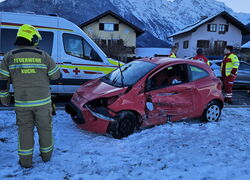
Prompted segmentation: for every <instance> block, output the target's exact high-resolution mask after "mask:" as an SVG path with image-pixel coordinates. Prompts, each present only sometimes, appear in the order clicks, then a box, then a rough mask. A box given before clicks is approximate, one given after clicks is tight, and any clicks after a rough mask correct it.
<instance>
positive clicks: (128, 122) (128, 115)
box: [108, 111, 137, 139]
mask: <svg viewBox="0 0 250 180" xmlns="http://www.w3.org/2000/svg"><path fill="white" fill-rule="evenodd" d="M136 125H137V118H136V116H135V114H134V113H132V112H130V111H122V112H120V113H118V114H117V116H116V118H115V121H112V122H111V123H110V124H109V128H108V131H109V134H111V135H112V136H113V137H114V138H116V139H121V138H123V137H127V136H128V135H130V134H132V133H133V132H134V130H135V128H136Z"/></svg>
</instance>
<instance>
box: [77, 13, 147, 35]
mask: <svg viewBox="0 0 250 180" xmlns="http://www.w3.org/2000/svg"><path fill="white" fill-rule="evenodd" d="M108 15H111V16H113V17H115V18H116V19H118V20H119V21H121V22H123V23H124V24H126V25H128V26H130V27H131V28H133V29H134V30H135V32H136V37H138V36H140V35H141V34H143V33H144V31H143V30H142V29H140V28H139V27H137V26H135V25H133V24H132V23H130V22H129V21H127V20H126V19H124V18H123V17H121V16H119V15H117V14H116V13H114V12H113V11H110V10H109V11H106V12H104V13H102V14H100V15H98V16H96V17H95V18H93V19H90V20H88V21H86V22H84V23H82V24H80V25H79V27H80V28H83V27H85V26H87V25H89V24H91V23H93V22H96V21H98V20H99V19H101V18H103V17H105V16H108Z"/></svg>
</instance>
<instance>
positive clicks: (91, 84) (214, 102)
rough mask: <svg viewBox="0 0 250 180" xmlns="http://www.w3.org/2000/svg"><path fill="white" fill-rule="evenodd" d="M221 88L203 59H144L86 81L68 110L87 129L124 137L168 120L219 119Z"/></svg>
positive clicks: (72, 99) (67, 107)
mask: <svg viewBox="0 0 250 180" xmlns="http://www.w3.org/2000/svg"><path fill="white" fill-rule="evenodd" d="M221 88H222V83H221V81H220V79H218V78H216V77H215V75H214V73H213V71H212V70H211V68H210V67H209V66H208V65H207V64H205V63H203V62H197V61H192V60H184V59H174V58H166V57H155V58H145V59H140V60H135V61H132V62H130V63H128V64H125V65H124V66H122V67H120V68H118V69H116V70H114V71H113V72H111V73H109V74H107V75H105V76H104V77H101V78H98V79H95V80H91V81H88V82H86V83H84V84H83V85H82V86H81V87H80V88H79V89H78V90H77V91H76V92H75V94H74V95H73V97H72V98H71V102H70V104H69V105H67V106H66V112H67V113H69V114H70V115H71V117H72V119H73V120H74V121H75V122H76V123H77V124H78V126H79V127H80V128H82V129H84V130H88V131H92V132H96V133H107V134H110V135H112V136H113V137H114V138H122V137H126V136H128V135H130V134H132V133H133V132H134V131H135V130H136V129H140V128H145V127H148V126H154V125H159V124H163V123H166V122H168V121H170V122H174V121H178V120H183V119H189V118H196V117H200V118H201V119H202V120H204V121H218V120H219V118H220V115H221V110H222V108H223V106H224V102H223V95H222V91H221Z"/></svg>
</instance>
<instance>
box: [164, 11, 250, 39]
mask: <svg viewBox="0 0 250 180" xmlns="http://www.w3.org/2000/svg"><path fill="white" fill-rule="evenodd" d="M218 16H222V17H223V18H225V19H226V20H227V21H229V22H230V23H231V24H233V25H234V26H236V27H238V28H239V29H240V30H241V31H242V34H243V35H246V34H250V29H248V28H247V26H245V25H244V24H243V23H241V22H240V21H238V20H237V19H236V18H235V17H233V16H231V15H230V14H229V13H227V12H226V11H222V12H220V13H219V14H216V15H214V16H211V17H207V18H205V19H202V20H201V21H199V22H196V23H194V24H191V25H189V26H187V27H185V28H184V29H182V30H181V31H178V32H176V33H174V34H172V35H171V36H169V37H174V36H177V35H181V34H184V33H188V32H190V31H195V30H196V29H198V28H199V27H200V26H202V25H203V24H205V23H208V22H212V21H213V20H214V19H215V18H216V17H218Z"/></svg>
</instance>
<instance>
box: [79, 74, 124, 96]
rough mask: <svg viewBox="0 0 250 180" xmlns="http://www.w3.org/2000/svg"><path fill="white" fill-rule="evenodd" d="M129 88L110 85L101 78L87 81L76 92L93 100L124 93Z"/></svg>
mask: <svg viewBox="0 0 250 180" xmlns="http://www.w3.org/2000/svg"><path fill="white" fill-rule="evenodd" d="M126 90H127V87H123V88H119V87H115V86H112V85H109V84H107V83H105V82H103V81H101V80H100V79H94V80H91V81H89V82H87V83H84V84H83V85H82V86H81V87H80V88H79V89H78V90H77V91H76V93H77V94H78V96H80V97H82V98H84V99H87V100H89V101H90V100H93V99H97V98H100V97H111V96H115V95H118V94H121V93H124V92H125V91H126Z"/></svg>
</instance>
